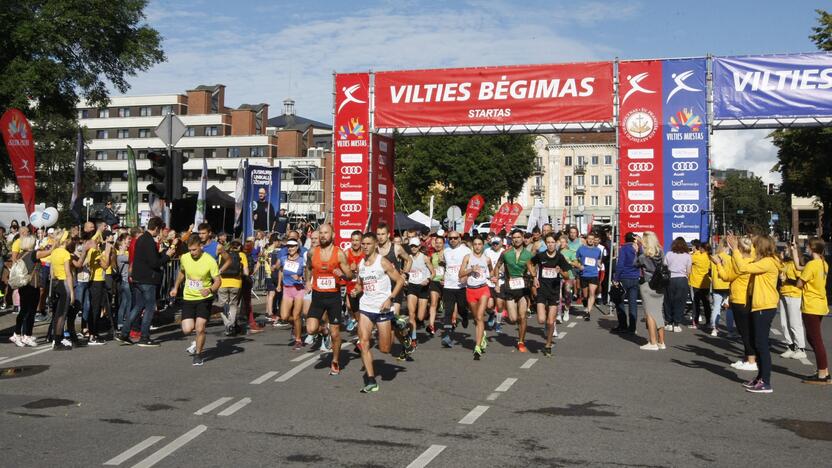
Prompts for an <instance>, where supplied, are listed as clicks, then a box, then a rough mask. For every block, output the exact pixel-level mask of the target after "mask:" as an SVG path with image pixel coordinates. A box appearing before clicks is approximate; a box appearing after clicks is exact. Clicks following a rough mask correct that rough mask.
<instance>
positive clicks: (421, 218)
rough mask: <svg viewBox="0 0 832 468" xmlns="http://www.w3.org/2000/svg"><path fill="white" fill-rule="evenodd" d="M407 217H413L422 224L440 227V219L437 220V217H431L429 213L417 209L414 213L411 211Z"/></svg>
mask: <svg viewBox="0 0 832 468" xmlns="http://www.w3.org/2000/svg"><path fill="white" fill-rule="evenodd" d="M407 217H408V218H410V219H412V220H413V221H416V222H417V223H419V224H421V225H422V226H430V227H431V228H437V229H438V228H439V227H440V224H439V221H437V220H435V219H430V218H429V217H428V215H426V214H424V213H422V212H421V211H419V210H416V211H414V212H413V213H410V214H409V215H407Z"/></svg>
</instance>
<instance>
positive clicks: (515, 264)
mask: <svg viewBox="0 0 832 468" xmlns="http://www.w3.org/2000/svg"><path fill="white" fill-rule="evenodd" d="M531 260H532V254H531V252H529V251H528V250H526V249H525V247H524V244H523V232H522V231H520V230H518V229H515V230H514V231H512V232H511V248H510V249H508V250H506V251H505V253H503V255H502V256H500V259H499V260H498V261H497V266H496V268H495V269H494V276H499V275H498V273H499V271H500V269H501V268H505V274H506V275H505V283H504V284H503V288H504V292H505V297H506V309H507V310H508V318H509V320H510V321H511V322H517V323H518V328H519V332H518V338H517V350H518V351H520V352H521V353H525V352H526V351H527V350H526V343H525V340H526V311H527V310H528V309H529V304H528V299H526V298H527V297H529V285H527V284H526V280H525V278H524V274H525V273H526V272H527V271H528V272H529V276H534V272H533V270H532V266H531Z"/></svg>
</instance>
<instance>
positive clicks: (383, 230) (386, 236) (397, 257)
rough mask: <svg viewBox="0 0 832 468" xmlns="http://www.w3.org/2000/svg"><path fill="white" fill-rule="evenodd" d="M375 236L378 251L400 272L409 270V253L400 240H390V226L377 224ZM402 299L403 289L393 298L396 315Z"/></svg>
mask: <svg viewBox="0 0 832 468" xmlns="http://www.w3.org/2000/svg"><path fill="white" fill-rule="evenodd" d="M376 237H377V238H378V253H380V254H381V256H382V257H384V258H386V259H387V261H389V262H390V263H392V264H393V266H395V267H396V268H397V269H398V270H399V271H400V272H401V271H409V270H410V262H411V258H410V255H408V253H407V252H405V250H404V247H402V245H401V241H399V242H398V243H395V242H392V241H391V240H390V227H389V226H387V224H386V223H379V224H378V227H377V228H376ZM403 300H404V291H401V293H400V294H399V295H398V296H396V297H394V298H393V312H394V313H395V314H396V315H399V311H401V308H402V301H403Z"/></svg>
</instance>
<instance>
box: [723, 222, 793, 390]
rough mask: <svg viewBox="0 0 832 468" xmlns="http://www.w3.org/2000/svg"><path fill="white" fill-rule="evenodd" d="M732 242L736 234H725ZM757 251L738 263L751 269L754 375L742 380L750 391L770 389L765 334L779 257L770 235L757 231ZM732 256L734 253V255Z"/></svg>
mask: <svg viewBox="0 0 832 468" xmlns="http://www.w3.org/2000/svg"><path fill="white" fill-rule="evenodd" d="M732 241H733V242H734V243H736V238H735V237H733V236H728V244H729V245H732V246H733V245H735V244H732ZM753 242H754V249H755V250H756V251H757V255H756V259H755V260H754V261H753V262H749V263H745V262H741V263H739V264H738V267H739V272H740V273H751V285H750V289H751V294H750V295H751V317H752V321H753V323H754V344H755V347H756V349H757V366H758V368H759V370H758V371H757V377H756V378H754V379H752V380H750V381H748V382H746V383H744V384H743V386H744V387H745V390H746V391H748V392H752V393H771V392H772V391H773V390H772V388H771V350H770V349H769V341H768V335H769V333H771V321H772V320H774V314H776V313H777V303H778V302H780V291H778V290H777V279H778V278H779V277H780V269H781V268H782V264H781V263H780V257H779V256H778V255H777V251H776V249H775V247H774V239H772V238H771V237H769V236H765V235H759V236H757V237H755V238H754V241H753ZM734 258H736V255H735V256H734Z"/></svg>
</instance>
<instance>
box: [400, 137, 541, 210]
mask: <svg viewBox="0 0 832 468" xmlns="http://www.w3.org/2000/svg"><path fill="white" fill-rule="evenodd" d="M532 142H533V137H532V136H530V135H508V134H504V135H472V136H431V137H398V138H397V141H396V187H397V190H398V192H399V195H400V196H401V198H402V201H403V202H404V204H405V206H406V207H407V208H408V209H410V210H413V209H420V210H422V211H425V212H427V209H428V203H429V199H430V196H431V195H434V196H435V197H436V202H435V207H436V211H437V212H438V213H444V212H445V210H446V209H447V208H448V207H449V206H451V205H457V206H459V207H461V208H462V209H463V211H464V210H465V207H466V206H467V204H468V200H469V199H470V198H471V197H472V196H473V195H474V194H475V193H479V194H480V195H482V196H483V198H484V199H485V202H486V207H485V208H483V210H482V211H481V212H480V219H486V218H487V217H488V216H489V215H491V214H492V213H493V212H494V210H495V209H496V208H497V207H498V206H499V202H500V197H502V196H504V195H506V194H508V196H509V198H513V197H516V196H517V194H519V193H520V190H522V188H523V184H524V183H525V182H526V179H527V178H528V177H529V176H530V175H531V173H532V165H533V162H534V158H535V153H534V149H533V148H532Z"/></svg>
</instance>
